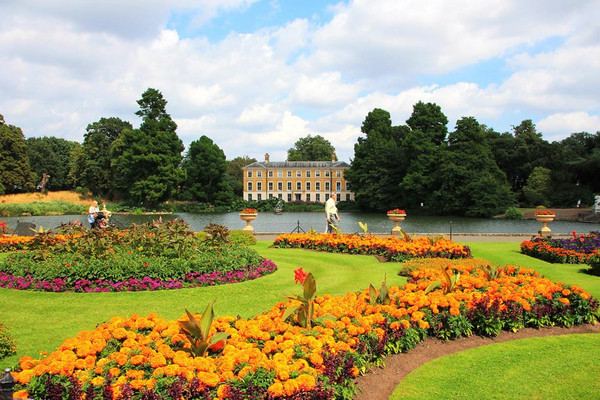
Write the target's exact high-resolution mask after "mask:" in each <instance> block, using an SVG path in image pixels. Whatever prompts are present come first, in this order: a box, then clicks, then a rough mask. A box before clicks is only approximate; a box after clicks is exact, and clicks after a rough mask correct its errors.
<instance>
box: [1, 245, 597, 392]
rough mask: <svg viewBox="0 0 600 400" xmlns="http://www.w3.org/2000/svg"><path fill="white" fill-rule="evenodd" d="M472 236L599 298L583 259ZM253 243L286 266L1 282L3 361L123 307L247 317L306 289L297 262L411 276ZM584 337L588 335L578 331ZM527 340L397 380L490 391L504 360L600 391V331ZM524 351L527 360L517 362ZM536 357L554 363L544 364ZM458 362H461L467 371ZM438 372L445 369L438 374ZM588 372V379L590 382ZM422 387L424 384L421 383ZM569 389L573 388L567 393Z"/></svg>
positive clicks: (378, 277)
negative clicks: (98, 285) (96, 280)
mask: <svg viewBox="0 0 600 400" xmlns="http://www.w3.org/2000/svg"><path fill="white" fill-rule="evenodd" d="M465 244H468V245H469V246H471V249H472V251H473V256H474V257H478V258H484V259H488V260H490V261H492V262H495V263H500V264H513V265H515V264H516V265H523V266H527V267H529V268H534V269H536V270H538V271H539V272H541V273H542V274H544V275H546V276H548V277H549V278H551V279H552V280H556V281H562V282H565V283H570V284H576V285H578V286H581V287H582V288H584V289H585V290H587V291H589V292H590V293H592V295H593V296H595V297H596V298H600V277H595V276H591V275H588V274H585V273H583V272H582V270H583V267H582V266H580V265H562V264H561V265H558V264H554V265H553V264H549V263H546V262H543V261H539V260H536V259H533V258H530V257H527V256H524V255H522V254H520V252H519V243H506V242H503V243H486V242H472V243H465ZM255 248H256V250H257V251H258V252H259V253H260V254H261V255H263V256H264V257H266V258H268V259H271V260H273V261H274V262H275V263H276V264H277V266H278V271H277V272H275V273H274V274H272V275H269V276H266V277H263V278H260V279H258V280H255V281H249V282H244V283H240V284H232V285H223V286H215V287H206V288H194V289H181V290H174V291H157V292H138V293H94V294H79V293H77V294H75V293H42V292H24V291H15V290H8V289H0V307H1V308H0V309H1V310H2V311H1V314H0V315H1V318H2V321H3V322H4V323H5V324H7V325H8V326H11V327H12V333H13V336H14V337H15V339H16V340H17V342H18V351H19V353H18V355H17V356H14V357H10V358H7V359H4V360H2V361H0V367H2V368H5V367H11V366H13V365H14V364H15V363H16V361H17V359H18V357H20V356H22V355H31V356H34V357H37V356H38V355H39V351H45V352H50V351H53V350H54V349H56V348H57V347H58V345H59V344H60V343H62V341H63V340H64V339H66V338H69V337H73V336H75V335H76V333H77V332H79V331H81V330H90V329H93V328H94V327H95V326H96V325H97V324H99V323H101V322H103V321H107V320H109V319H110V318H111V317H113V316H116V315H122V316H127V315H131V314H134V313H136V314H140V315H146V314H148V313H151V312H155V313H157V314H158V315H159V316H161V317H164V318H167V319H175V318H178V317H180V316H181V315H182V314H184V309H185V308H188V309H190V310H191V311H193V312H201V311H202V310H203V309H204V307H205V306H206V304H207V303H208V302H209V301H210V300H213V299H216V300H217V301H216V304H215V311H216V314H217V315H232V316H236V315H240V316H242V317H250V316H252V315H256V314H258V313H261V312H264V311H266V310H268V309H270V308H271V307H272V306H273V305H274V304H275V303H277V302H279V301H282V300H284V299H285V298H284V295H287V294H298V293H300V286H298V285H295V284H294V280H293V276H294V275H293V270H295V269H297V268H299V267H302V268H303V269H304V270H305V271H307V272H312V273H313V274H314V275H315V277H316V280H317V293H318V294H325V293H330V294H343V293H346V292H349V291H358V290H362V289H364V288H366V287H367V286H368V285H369V284H370V283H372V284H373V285H375V286H378V285H379V284H380V282H381V281H382V280H383V279H384V277H386V276H387V282H388V284H389V285H400V284H402V283H404V282H405V278H402V277H399V276H397V275H396V274H397V271H398V269H399V267H398V264H395V263H380V262H378V261H377V260H376V259H375V257H371V256H351V255H339V254H328V253H320V252H315V251H307V250H299V249H275V248H271V247H270V243H269V242H259V243H258V244H257V245H256V246H255ZM579 337H582V339H581V340H575V339H573V338H579ZM521 342H525V341H518V342H512V343H504V344H495V345H491V346H486V347H485V348H480V349H474V350H469V351H465V352H462V353H459V354H456V355H453V356H449V357H444V358H442V359H439V360H436V361H433V362H431V363H428V364H426V365H424V366H422V367H421V368H419V369H417V370H416V371H414V372H413V373H412V374H410V375H409V376H408V377H407V378H406V379H405V381H404V382H403V383H402V384H401V385H400V387H399V390H401V391H402V395H403V396H404V395H407V396H410V393H411V392H412V393H417V394H422V393H431V396H433V397H426V395H425V394H424V395H423V396H425V397H419V398H434V397H435V398H458V397H457V396H456V395H455V394H456V393H460V398H481V397H485V398H491V397H489V396H485V395H481V393H487V392H490V391H492V392H495V391H496V390H497V384H496V382H497V379H499V375H498V374H499V372H496V373H493V372H491V371H492V369H491V368H490V366H492V365H494V366H495V365H498V368H500V369H499V370H498V371H503V375H508V376H509V377H510V376H518V379H519V380H518V385H519V386H520V387H525V388H527V387H529V388H533V387H535V388H536V390H537V392H536V393H537V394H535V396H532V398H548V396H547V395H545V394H547V393H555V392H556V393H563V394H564V396H559V398H593V397H585V396H583V397H581V396H580V395H579V394H580V393H581V390H583V391H586V390H588V389H589V390H594V392H591V393H596V392H597V390H598V382H597V376H598V368H597V366H598V361H597V360H598V359H599V357H598V355H599V354H598V348H600V346H598V344H600V338H599V337H598V335H573V336H565V337H555V338H543V339H537V340H527V342H528V343H527V344H521ZM529 342H530V343H529ZM521 346H528V347H527V350H526V354H527V355H528V356H527V357H522V354H523V352H524V350H523V348H524V347H521ZM552 346H554V347H552ZM553 348H558V349H560V351H561V353H560V354H561V357H562V361H563V363H562V364H561V363H560V361H558V363H559V364H558V365H557V364H556V362H557V361H556V360H555V359H556V358H557V357H556V354H557V353H556V351H554V350H552V349H553ZM549 349H550V350H549ZM504 355H506V357H507V359H508V360H509V361H506V362H505V363H504V364H502V363H500V361H498V359H500V360H504V359H503V358H502V357H503V356H504ZM567 355H568V357H567ZM517 359H518V360H520V361H519V362H513V361H515V360H517ZM511 360H512V361H511ZM590 361H591V362H590ZM534 362H535V363H539V364H534ZM536 365H542V366H545V365H548V366H549V367H543V368H542V367H536ZM586 365H591V367H586ZM513 368H514V369H513ZM522 369H523V370H527V369H535V370H536V372H538V374H525V373H521V370H522ZM565 369H568V371H565ZM463 370H465V371H466V372H464V371H463ZM458 371H463V372H461V374H459V373H458ZM570 371H577V372H573V373H572V372H570ZM434 372H436V373H437V375H432V374H433V373H434ZM542 372H543V373H542ZM567 372H568V373H567ZM574 373H576V374H577V380H575V378H574V377H573V376H572V375H573V374H574ZM506 379H509V378H506ZM511 379H512V378H511ZM506 382H508V381H506ZM585 382H588V385H587V386H586V385H585ZM457 385H458V387H459V388H460V391H459V392H456V391H455V390H454V389H448V388H451V387H452V386H457ZM503 385H505V386H508V387H510V386H511V385H508V384H503ZM594 385H595V386H594ZM565 386H566V387H567V388H569V387H572V388H573V390H572V391H568V389H564V388H563V387H565ZM575 386H576V387H575ZM415 387H416V388H417V389H414V388H415ZM510 389H511V390H510V391H509V392H505V395H504V396H500V397H495V398H509V399H510V398H514V399H517V398H522V397H523V396H522V394H521V393H522V392H519V391H517V390H516V388H510ZM575 389H577V390H579V392H577V391H575ZM415 390H416V392H415ZM561 391H562V392H561ZM463 393H465V395H464V396H463ZM468 393H470V394H468ZM576 394H577V395H576ZM571 395H572V396H575V397H569V396H571ZM415 396H416V395H415ZM536 396H538V397H536ZM528 397H530V396H528ZM409 398H410V397H409Z"/></svg>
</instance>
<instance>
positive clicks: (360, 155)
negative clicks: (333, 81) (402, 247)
mask: <svg viewBox="0 0 600 400" xmlns="http://www.w3.org/2000/svg"><path fill="white" fill-rule="evenodd" d="M447 124H448V119H447V117H446V116H445V115H444V113H443V112H442V110H441V108H440V107H439V106H438V105H436V104H435V103H424V102H418V103H417V104H415V105H414V106H413V112H412V114H411V116H410V117H409V118H408V119H407V120H406V124H405V125H400V126H392V122H391V116H390V113H389V112H387V111H385V110H382V109H378V108H376V109H374V110H373V111H371V112H370V113H369V114H368V115H367V117H366V118H365V120H364V122H363V124H362V127H361V132H362V134H363V135H361V136H360V137H359V138H358V140H357V142H356V144H355V145H354V159H353V160H352V163H351V168H350V169H349V170H348V171H346V174H345V178H346V179H347V180H348V182H349V183H350V185H351V190H353V191H354V193H355V196H356V205H357V207H358V208H360V209H362V210H373V211H384V210H386V209H391V208H395V207H398V206H401V207H404V208H407V209H409V210H411V211H412V212H416V213H423V214H434V215H465V216H474V217H488V216H491V215H496V214H499V213H502V212H504V211H505V210H506V209H507V208H508V207H512V206H520V207H537V206H540V205H543V206H545V207H550V206H553V207H575V205H576V204H577V202H578V200H580V199H581V202H582V205H583V206H585V205H590V204H592V203H593V197H594V193H599V192H600V179H598V177H599V176H600V133H599V132H596V133H595V134H594V135H592V134H589V133H587V132H579V133H572V134H571V135H570V136H569V137H567V138H565V139H563V140H561V141H560V142H552V143H549V142H547V141H546V140H544V139H543V138H542V134H541V133H539V132H537V130H536V127H535V125H534V124H533V123H532V121H531V120H524V121H522V122H521V123H520V124H519V125H517V126H513V127H512V132H511V133H508V132H506V133H498V132H496V131H494V130H493V129H492V128H489V127H487V126H485V125H484V124H480V123H479V122H478V121H477V120H476V119H475V118H474V117H463V118H461V119H459V120H458V121H457V122H456V126H455V127H454V130H453V131H452V132H448V128H447Z"/></svg>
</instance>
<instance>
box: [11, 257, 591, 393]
mask: <svg viewBox="0 0 600 400" xmlns="http://www.w3.org/2000/svg"><path fill="white" fill-rule="evenodd" d="M447 274H453V275H454V276H455V277H456V276H458V277H457V278H456V279H454V280H453V285H452V287H450V286H449V285H448V284H447V283H444V276H445V275H447ZM290 279H293V277H291V276H290ZM316 279H317V281H318V277H316ZM440 282H441V283H440ZM436 283H437V284H438V285H437V287H438V288H437V289H435V290H430V288H431V287H432V285H434V284H436ZM384 287H385V286H384V285H382V289H381V291H383V290H384ZM385 289H386V290H387V288H385ZM373 295H376V296H373ZM388 295H389V296H386V297H387V300H386V301H385V302H381V301H378V299H380V298H381V296H379V295H378V293H376V292H375V293H374V292H373V291H370V290H369V289H365V290H364V291H362V292H359V293H347V294H346V295H345V296H331V295H327V294H325V295H321V296H316V297H315V298H314V315H313V316H312V318H313V321H312V324H311V325H310V328H301V327H300V326H299V324H298V320H297V319H296V318H297V316H296V315H294V314H292V315H291V316H290V318H288V319H286V320H284V319H283V318H282V316H283V315H284V314H286V310H287V309H288V308H291V307H297V306H298V304H299V302H298V301H295V300H290V301H287V302H283V301H282V302H279V303H277V304H276V305H275V306H274V307H273V308H271V310H269V311H268V312H266V313H263V314H261V315H258V316H255V317H253V318H249V319H243V318H239V317H238V318H235V317H229V316H225V317H219V318H216V319H214V321H213V323H212V325H211V326H210V330H209V336H210V335H214V334H215V333H217V332H224V333H227V334H228V335H229V339H228V340H227V341H226V342H221V346H220V348H217V349H215V351H214V353H211V354H208V355H207V356H204V357H194V356H192V354H191V353H190V351H189V350H190V348H191V344H190V342H189V340H188V338H187V337H186V335H185V334H183V333H182V331H181V330H180V324H179V323H178V321H185V320H187V319H188V317H187V316H182V317H181V318H180V319H179V320H178V321H166V320H164V319H162V318H160V317H158V316H157V315H156V314H150V315H147V316H145V317H142V316H139V315H132V316H129V317H114V318H112V319H111V320H110V321H108V322H105V323H102V324H100V325H99V326H98V327H97V328H96V329H94V330H93V331H83V332H80V333H79V334H78V335H77V336H76V337H75V338H71V339H67V340H66V341H64V342H63V344H62V345H61V346H59V348H58V349H57V350H56V351H54V352H52V353H51V354H48V356H47V357H44V358H42V359H33V358H31V357H22V358H21V359H20V360H19V367H18V368H17V370H16V371H15V372H13V376H14V378H15V380H16V381H17V384H18V390H19V391H18V392H17V393H16V397H17V398H27V397H33V398H57V399H58V398H63V397H68V398H71V399H82V398H85V399H93V398H103V399H142V398H143V399H158V398H160V399H180V398H182V397H183V398H186V399H213V398H220V399H224V398H227V399H333V398H337V399H350V398H352V397H353V396H354V395H355V393H356V388H355V387H354V386H353V378H354V377H355V376H357V375H358V374H361V373H365V372H367V371H368V370H369V369H370V368H372V367H373V366H376V365H380V364H381V363H383V360H384V358H385V356H387V355H389V354H393V353H399V352H405V351H409V350H410V349H411V348H413V347H414V346H416V345H417V344H418V343H419V342H420V341H421V340H424V339H425V338H426V337H427V336H433V337H438V338H442V339H444V340H449V339H454V338H458V337H464V336H469V335H472V334H478V335H485V336H495V335H497V334H498V333H499V332H500V331H501V330H512V331H516V330H518V329H521V328H522V327H540V326H552V325H560V326H567V327H568V326H573V325H576V324H583V323H595V322H596V321H597V320H598V319H599V318H600V315H599V311H598V301H597V300H596V299H594V298H592V297H591V296H590V295H589V293H587V292H585V291H584V290H582V289H581V288H579V287H577V286H566V285H563V284H561V283H554V282H551V281H550V280H548V279H546V278H543V277H541V276H540V275H539V274H538V273H536V272H535V271H533V270H529V269H524V268H519V267H514V266H504V267H499V268H478V267H476V266H474V265H472V264H469V265H461V264H456V263H453V264H451V265H447V266H446V267H445V268H444V267H442V268H439V267H436V268H428V267H425V268H421V269H418V270H415V271H413V273H412V274H411V279H410V281H409V282H408V283H407V284H405V285H403V286H402V287H398V286H392V287H390V288H389V292H388ZM197 319H199V318H197Z"/></svg>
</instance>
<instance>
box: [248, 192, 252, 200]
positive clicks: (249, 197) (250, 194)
mask: <svg viewBox="0 0 600 400" xmlns="http://www.w3.org/2000/svg"><path fill="white" fill-rule="evenodd" d="M248 201H252V193H248Z"/></svg>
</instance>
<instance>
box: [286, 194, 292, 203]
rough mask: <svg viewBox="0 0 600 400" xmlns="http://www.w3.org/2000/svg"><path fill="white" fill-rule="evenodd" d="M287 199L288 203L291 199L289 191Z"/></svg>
mask: <svg viewBox="0 0 600 400" xmlns="http://www.w3.org/2000/svg"><path fill="white" fill-rule="evenodd" d="M287 201H288V203H289V202H290V201H292V194H291V193H288V199H287Z"/></svg>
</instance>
